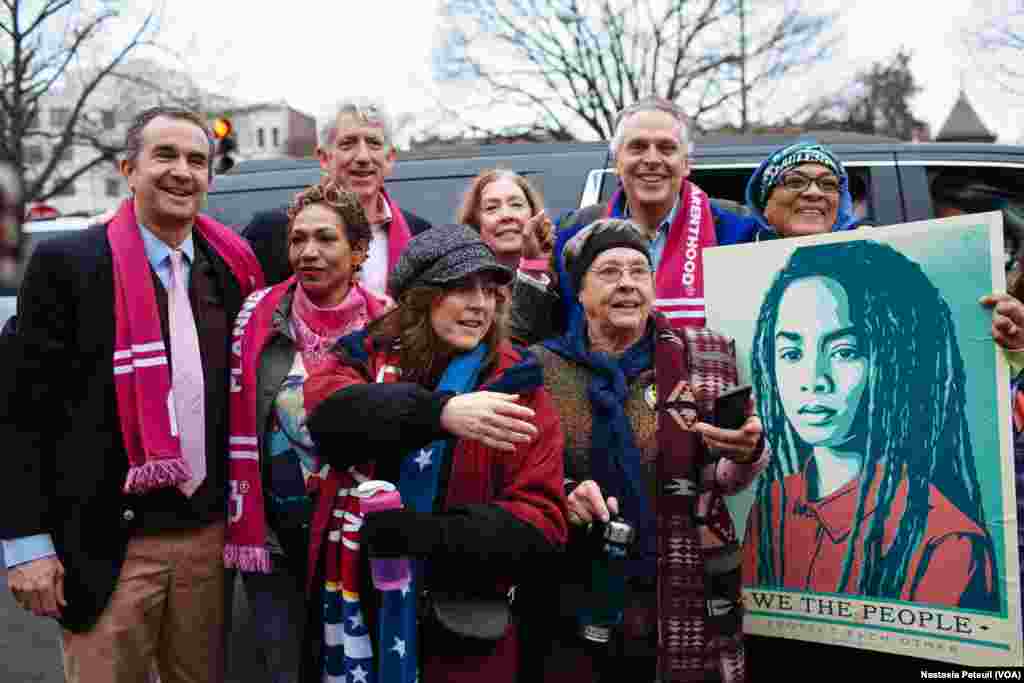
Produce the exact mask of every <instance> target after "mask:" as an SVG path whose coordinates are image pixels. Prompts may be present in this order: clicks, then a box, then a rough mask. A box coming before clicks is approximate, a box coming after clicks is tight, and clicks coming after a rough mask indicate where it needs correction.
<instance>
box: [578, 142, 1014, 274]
mask: <svg viewBox="0 0 1024 683" xmlns="http://www.w3.org/2000/svg"><path fill="white" fill-rule="evenodd" d="M806 137H808V136H807V135H801V136H800V137H799V138H797V137H794V136H790V137H756V138H713V137H709V138H704V139H698V140H697V142H696V145H695V148H694V152H693V154H692V157H691V167H692V171H691V175H690V179H691V180H693V181H694V182H696V183H697V184H698V185H699V186H700V187H701V188H702V189H703V190H704V191H705V192H707V193H708V195H709V196H711V197H716V198H722V199H730V200H733V201H737V202H740V203H743V201H744V191H745V188H746V184H747V180H748V179H749V178H750V175H751V174H752V173H753V172H754V169H756V168H757V166H758V165H759V164H760V163H761V162H762V161H763V160H764V159H765V158H766V157H767V156H768V155H769V154H771V153H772V152H773V151H775V150H776V149H778V148H779V147H781V146H782V145H784V144H787V143H790V142H795V141H796V140H797V139H803V138H806ZM816 139H817V140H819V141H820V142H822V143H824V144H827V145H828V146H829V148H830V149H831V150H832V151H833V152H835V154H836V156H838V157H839V159H841V160H842V162H843V165H844V166H845V167H846V169H847V172H848V173H849V174H850V178H851V180H850V185H851V192H852V193H853V195H854V200H855V203H856V204H859V207H860V210H861V211H862V213H861V216H862V217H863V218H864V220H865V221H866V222H867V223H868V224H870V225H874V226H886V225H894V224H897V223H909V222H912V221H921V220H927V219H930V218H940V217H944V216H948V215H954V214H957V213H977V212H982V211H992V210H996V209H1000V210H1002V212H1003V219H1004V221H1003V224H1004V233H1005V245H1006V251H1007V262H1008V263H1009V261H1010V260H1011V258H1012V256H1013V255H1014V254H1017V253H1019V251H1020V249H1021V247H1022V245H1024V146H1020V145H993V144H988V143H904V142H900V141H898V140H888V139H886V138H878V137H875V136H866V135H856V134H845V133H823V134H822V135H820V136H816ZM612 166H613V165H612V164H611V163H608V164H607V165H606V166H605V167H604V168H599V169H591V170H590V171H589V172H588V174H587V183H586V186H585V187H586V191H585V193H584V196H583V197H582V198H581V200H580V202H581V205H588V204H593V203H595V202H598V201H607V199H608V198H609V197H610V196H611V194H612V192H613V191H614V189H615V187H616V186H617V183H616V180H615V171H614V168H613V167H612Z"/></svg>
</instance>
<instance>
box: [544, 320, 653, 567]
mask: <svg viewBox="0 0 1024 683" xmlns="http://www.w3.org/2000/svg"><path fill="white" fill-rule="evenodd" d="M649 324H650V323H649ZM543 345H544V347H545V348H547V349H549V350H551V351H553V352H554V353H557V354H558V355H559V356H562V357H563V358H565V359H567V360H571V361H573V362H576V363H578V364H580V365H582V366H583V367H585V368H587V369H588V370H589V371H590V373H591V380H590V385H589V386H588V387H587V397H588V398H589V399H590V405H591V408H592V410H593V418H594V419H593V421H592V424H593V428H592V432H591V441H590V473H591V475H593V479H594V481H596V482H597V484H598V485H599V486H600V487H601V493H602V494H603V495H604V497H605V498H609V497H615V498H617V499H618V501H619V512H620V514H621V515H622V516H623V517H624V518H625V519H626V521H628V522H629V523H630V524H632V525H633V527H634V528H635V529H636V532H637V542H636V546H635V548H636V551H637V552H636V553H634V554H633V555H632V557H631V558H630V559H629V561H628V562H627V569H626V572H627V575H629V576H636V577H646V578H650V579H654V578H655V577H656V576H657V563H656V556H657V524H656V519H655V517H654V509H653V506H652V505H651V500H650V495H649V494H648V492H647V490H646V488H645V483H644V479H643V473H642V471H641V468H640V449H639V448H638V447H637V445H636V438H635V436H634V434H633V428H632V426H630V423H629V417H628V416H627V415H626V410H625V406H626V401H627V400H628V398H629V385H630V383H631V382H632V381H633V380H634V379H636V377H637V376H638V375H639V374H640V373H641V372H643V371H645V370H650V369H652V368H653V367H654V335H653V333H651V331H650V329H648V331H647V333H645V334H644V335H643V337H642V338H641V339H640V341H638V342H637V343H636V344H634V345H633V346H631V347H630V348H629V349H628V350H627V351H626V353H625V354H623V355H622V357H620V358H618V359H615V358H613V357H611V356H609V355H608V354H606V353H601V352H593V351H591V350H590V342H589V339H588V336H587V322H586V318H585V316H574V317H572V318H571V319H570V321H569V330H568V331H567V332H566V333H565V335H563V336H561V337H559V338H557V339H549V340H547V341H545V342H543Z"/></svg>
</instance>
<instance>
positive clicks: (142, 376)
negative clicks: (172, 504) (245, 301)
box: [107, 199, 263, 493]
mask: <svg viewBox="0 0 1024 683" xmlns="http://www.w3.org/2000/svg"><path fill="white" fill-rule="evenodd" d="M141 229H142V228H140V227H139V224H138V221H137V220H136V218H135V204H134V201H133V200H131V199H126V200H125V201H124V202H123V203H122V204H121V207H120V208H119V209H118V211H117V213H116V214H115V215H114V218H113V220H111V221H110V223H109V224H108V226H107V239H108V240H109V241H110V250H111V252H112V253H113V260H114V358H113V362H114V368H113V371H114V389H115V391H116V393H117V413H118V416H119V418H120V421H121V435H122V438H123V439H124V447H125V451H126V452H127V454H128V476H127V478H126V479H125V483H124V491H125V493H144V492H146V491H151V490H153V489H158V488H166V487H174V486H178V485H179V484H183V483H185V482H187V481H188V480H189V479H190V477H191V474H192V473H191V471H190V468H189V466H188V462H187V461H186V460H185V458H184V457H183V456H182V453H181V444H180V443H179V440H178V426H177V423H176V420H175V417H174V407H173V406H174V396H173V394H172V393H171V373H170V368H169V367H168V357H167V348H166V346H165V344H164V338H163V333H162V332H161V330H160V313H159V311H158V310H157V302H156V291H155V290H154V288H153V278H152V276H151V274H150V273H151V271H150V268H149V261H148V259H147V257H146V248H145V245H144V243H143V241H142V234H141V233H140V230H141ZM194 229H195V230H196V231H198V232H199V234H200V235H202V237H203V239H205V240H206V241H207V242H208V243H209V244H210V246H211V247H212V248H213V249H214V251H216V252H217V254H218V255H219V256H220V257H221V258H223V259H224V261H225V262H226V263H227V264H228V267H229V268H230V270H231V272H232V274H234V276H235V278H236V279H237V280H238V284H239V286H240V287H241V290H242V295H243V296H248V295H249V293H250V292H252V291H253V290H254V289H256V288H258V287H262V286H263V272H262V271H261V270H260V266H259V263H258V262H257V261H256V257H255V256H254V255H253V253H252V250H251V249H250V248H249V245H248V243H247V242H246V241H245V240H244V239H242V238H241V237H239V236H238V235H236V234H235V233H234V232H233V231H232V230H231V229H230V228H226V227H224V226H223V225H221V224H220V223H217V222H216V221H214V220H212V219H211V218H208V217H206V216H203V215H198V216H196V221H195V228H194Z"/></svg>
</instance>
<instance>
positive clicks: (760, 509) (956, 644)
mask: <svg viewBox="0 0 1024 683" xmlns="http://www.w3.org/2000/svg"><path fill="white" fill-rule="evenodd" d="M1001 223H1002V221H1001V216H1000V214H998V213H989V214H977V215H972V216H963V217H958V218H953V219H943V220H935V221H925V222H922V223H912V224H906V225H899V226H891V227H886V228H867V229H861V230H856V231H852V232H846V233H837V234H832V235H822V236H813V237H801V238H792V239H781V240H773V241H767V242H760V243H756V244H748V245H739V246H732V247H719V248H715V249H709V250H707V251H705V256H704V260H705V269H706V272H705V290H706V292H707V299H708V325H709V327H711V328H713V329H715V330H717V331H718V332H721V333H723V334H725V335H728V336H730V337H732V338H734V339H735V340H736V347H737V356H738V358H739V365H740V375H741V381H743V382H748V383H750V384H751V385H752V386H753V394H754V398H755V405H756V411H757V414H758V415H759V416H760V418H761V421H762V423H763V424H764V428H765V436H766V439H767V442H768V445H769V446H770V448H771V460H770V463H769V465H768V467H767V468H766V470H765V471H764V472H763V473H762V474H761V475H760V476H759V477H758V479H757V480H756V481H755V482H754V484H753V485H752V486H751V487H750V489H748V490H747V491H745V492H744V493H742V494H740V495H738V496H735V497H733V498H732V499H731V500H729V507H730V512H731V513H732V515H733V518H734V523H735V525H736V528H737V530H738V531H739V533H740V534H741V535H742V546H743V583H744V602H745V605H746V618H745V630H746V631H747V632H748V633H756V634H760V635H768V636H777V637H786V638H795V639H801V640H808V641H813V642H825V643H830V644H843V645H848V646H851V647H859V648H865V649H876V650H881V651H885V652H900V653H905V654H907V655H912V656H915V657H925V658H931V659H936V660H942V661H948V662H956V663H961V664H967V665H985V666H1004V665H1005V666H1020V665H1022V664H1024V655H1022V652H1021V623H1020V621H1021V608H1020V566H1019V556H1018V549H1017V520H1016V500H1015V493H1014V492H1015V487H1014V465H1013V463H1014V460H1013V454H1012V439H1013V436H1012V432H1011V417H1010V398H1009V395H1010V371H1009V366H1008V363H1007V356H1006V355H1005V354H1004V352H1003V351H1002V350H1001V349H1000V348H999V347H998V346H997V345H996V344H995V342H994V341H993V340H992V335H991V321H992V318H991V316H992V314H991V311H990V310H988V309H986V308H984V307H982V306H981V305H980V304H979V303H978V300H979V298H981V297H982V296H984V295H986V294H988V293H990V292H996V291H1004V290H1005V280H1004V269H1003V263H1002V254H1003V249H1002V234H1003V233H1002V224H1001ZM740 273H742V276H740V275H738V274H740Z"/></svg>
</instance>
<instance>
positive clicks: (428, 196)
mask: <svg viewBox="0 0 1024 683" xmlns="http://www.w3.org/2000/svg"><path fill="white" fill-rule="evenodd" d="M607 158H608V145H607V143H603V142H593V143H555V144H535V143H524V144H506V145H485V146H478V147H464V146H460V147H458V148H453V150H452V151H446V152H422V153H417V152H413V153H409V152H402V153H400V154H399V157H398V161H397V162H396V163H395V171H394V173H393V174H392V175H391V177H390V178H388V180H387V183H386V187H387V190H388V192H389V193H390V194H391V196H392V197H393V198H394V200H395V201H396V202H397V203H398V205H399V206H400V207H402V208H403V209H405V210H407V211H412V212H413V213H415V214H417V215H418V216H422V217H423V218H425V219H427V220H428V221H430V222H431V223H433V224H435V225H437V224H441V223H451V222H453V221H454V220H455V211H456V209H457V208H458V206H459V204H460V203H461V202H462V196H463V193H465V191H466V188H468V187H469V183H470V181H471V180H473V178H474V177H476V176H477V175H478V174H479V173H481V172H482V171H486V170H488V169H492V168H505V169H508V170H510V171H515V172H516V173H519V174H521V175H524V176H526V177H527V178H529V179H530V182H531V183H532V184H533V185H534V186H535V187H536V188H537V189H539V190H540V191H541V192H542V193H543V195H544V201H545V205H546V208H547V210H548V214H549V215H551V216H553V217H554V216H558V215H560V214H562V213H564V212H566V211H569V210H571V209H574V208H576V207H578V206H579V202H580V197H581V196H582V195H583V185H584V183H585V182H586V180H587V172H588V171H590V170H591V169H600V168H604V166H605V163H606V160H607ZM319 178H320V165H319V163H318V162H317V160H316V159H281V160H270V161H246V162H242V163H240V164H239V165H238V166H236V167H235V169H233V170H232V172H231V173H228V174H226V175H219V176H217V177H216V178H215V179H214V182H213V184H212V186H211V188H210V193H209V203H208V206H207V208H206V212H207V213H209V214H210V215H211V216H213V217H214V218H216V219H217V220H219V221H220V222H222V223H224V224H225V225H230V226H232V227H234V228H235V229H237V230H241V229H242V228H244V227H245V226H246V225H247V224H248V223H249V220H250V219H251V218H252V216H253V215H254V214H256V213H259V212H261V211H267V210H269V209H275V208H280V207H283V206H286V205H287V204H288V202H289V201H290V200H291V198H292V196H293V195H294V194H295V193H296V192H298V191H300V190H302V189H303V188H305V187H308V186H309V185H312V184H313V183H315V182H317V180H318V179H319Z"/></svg>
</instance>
